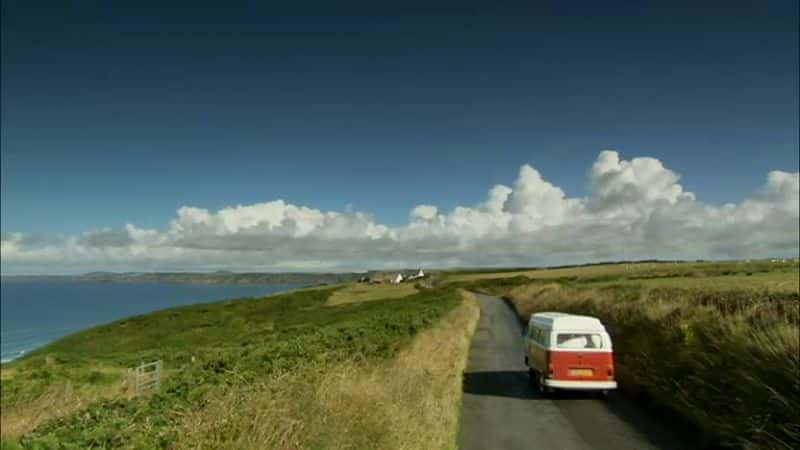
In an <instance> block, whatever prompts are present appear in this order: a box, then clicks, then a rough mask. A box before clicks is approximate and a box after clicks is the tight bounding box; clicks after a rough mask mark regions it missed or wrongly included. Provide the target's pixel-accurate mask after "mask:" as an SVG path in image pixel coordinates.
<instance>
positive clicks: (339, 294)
mask: <svg viewBox="0 0 800 450" xmlns="http://www.w3.org/2000/svg"><path fill="white" fill-rule="evenodd" d="M416 292H417V288H415V287H414V285H413V284H410V283H399V284H365V283H351V284H348V285H346V286H345V287H344V288H342V289H339V290H337V291H335V292H334V293H333V294H332V295H331V296H330V298H328V302H327V304H328V305H343V304H345V303H358V302H366V301H370V300H383V299H387V298H398V297H405V296H407V295H411V294H415V293H416Z"/></svg>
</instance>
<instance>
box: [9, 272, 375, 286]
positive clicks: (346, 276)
mask: <svg viewBox="0 0 800 450" xmlns="http://www.w3.org/2000/svg"><path fill="white" fill-rule="evenodd" d="M360 276H363V274H358V273H312V272H287V273H265V272H243V273H238V272H228V271H217V272H126V273H115V272H91V273H87V274H83V275H62V276H58V275H19V276H3V280H4V281H6V280H7V281H14V280H74V281H112V282H113V281H127V282H150V283H207V284H274V283H286V284H290V283H291V284H332V283H344V282H348V281H355V280H357V279H358V278H359V277H360Z"/></svg>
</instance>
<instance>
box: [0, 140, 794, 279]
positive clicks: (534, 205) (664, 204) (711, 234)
mask: <svg viewBox="0 0 800 450" xmlns="http://www.w3.org/2000/svg"><path fill="white" fill-rule="evenodd" d="M588 177H589V180H588V181H589V186H590V192H589V195H588V196H586V197H580V198H569V197H567V196H566V195H565V193H564V191H563V190H562V189H561V188H560V187H558V186H555V185H553V184H552V183H550V182H549V181H547V179H546V178H545V177H544V176H543V175H542V174H541V173H540V172H539V171H538V170H536V169H535V168H534V167H532V166H530V165H527V164H526V165H523V166H522V167H521V168H520V171H519V174H518V175H517V178H516V180H514V182H513V183H512V184H511V186H513V187H508V186H505V185H496V186H494V187H492V188H491V189H490V190H489V192H488V195H487V198H486V199H485V200H484V201H483V202H480V203H477V204H475V205H472V206H459V207H456V208H454V209H453V210H451V211H446V212H443V211H440V209H439V208H437V207H436V206H434V205H432V204H428V203H424V204H420V205H418V206H416V207H415V208H413V209H412V210H411V211H410V213H409V222H408V224H406V225H402V226H394V227H390V226H387V225H383V224H380V223H378V222H377V221H376V220H375V219H374V218H373V217H372V216H371V215H370V214H367V213H364V212H357V211H352V208H347V209H346V210H345V211H322V210H319V209H314V208H311V207H306V206H299V205H292V204H289V203H286V202H284V201H283V200H273V201H267V202H264V203H257V204H253V205H237V206H231V207H227V208H223V209H221V210H219V211H210V210H207V209H203V208H198V207H193V206H183V207H181V208H179V209H178V210H177V213H176V216H175V217H174V218H173V219H171V220H170V221H169V222H168V223H166V225H165V226H164V228H163V229H143V228H139V227H137V226H136V225H134V224H128V225H126V226H125V227H124V228H122V229H100V230H93V231H87V232H84V233H80V234H79V235H75V236H55V237H53V236H41V235H33V234H26V233H23V232H13V233H3V234H2V241H0V252H1V255H2V263H3V271H4V272H5V273H14V272H28V273H30V272H53V273H58V272H70V271H73V272H74V271H80V270H100V269H102V270H178V269H180V270H211V269H218V268H227V269H233V270H237V269H238V270H361V269H365V268H371V267H392V266H418V265H425V266H429V267H430V266H437V267H446V266H469V265H537V264H559V263H576V262H588V261H598V260H614V259H637V258H687V259H690V258H691V259H693V258H739V257H752V258H755V257H762V256H772V255H797V253H798V248H799V247H800V244H799V242H798V241H800V238H799V237H798V233H799V232H800V231H799V229H800V222H799V220H800V219H799V217H798V216H799V215H800V213H799V212H798V209H799V208H800V196H799V192H800V188H799V183H798V178H799V177H798V173H788V172H782V171H773V172H770V173H769V174H767V176H766V179H765V182H764V184H763V185H762V186H760V187H754V189H753V194H752V195H750V196H748V197H747V198H745V199H742V200H741V201H740V202H739V203H735V204H733V203H731V204H725V205H713V204H707V203H704V202H702V201H700V200H698V199H697V198H696V197H695V195H694V194H693V193H691V192H687V191H685V190H684V189H683V187H682V186H681V184H680V176H679V175H678V174H677V173H675V172H674V171H672V170H670V169H668V168H667V167H665V166H664V164H663V163H662V162H661V161H659V160H657V159H654V158H648V157H640V158H633V159H630V160H623V159H621V158H620V156H619V154H618V153H617V152H614V151H603V152H601V153H600V154H599V156H598V158H597V160H596V161H595V163H594V164H593V165H592V167H591V168H590V170H589V175H588ZM424 200H427V201H430V200H432V199H424Z"/></svg>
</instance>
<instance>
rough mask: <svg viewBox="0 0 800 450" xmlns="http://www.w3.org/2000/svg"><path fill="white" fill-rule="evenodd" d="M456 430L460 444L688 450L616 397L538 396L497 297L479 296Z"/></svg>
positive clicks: (516, 331) (510, 318) (465, 447)
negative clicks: (457, 428)
mask: <svg viewBox="0 0 800 450" xmlns="http://www.w3.org/2000/svg"><path fill="white" fill-rule="evenodd" d="M476 297H477V298H478V303H479V304H480V307H481V318H480V322H479V323H478V327H477V328H476V330H475V336H474V337H473V338H472V347H471V349H470V354H469V361H468V363H467V370H466V372H465V374H464V394H463V395H464V397H463V403H462V407H461V426H460V431H459V436H458V442H459V447H460V448H461V449H462V450H473V449H475V450H478V449H479V450H486V449H541V450H548V449H556V450H586V449H614V450H626V449H630V450H648V449H669V450H672V449H675V450H678V449H685V448H693V447H695V445H693V444H691V443H689V442H688V441H686V440H684V437H682V436H678V435H677V434H676V433H675V432H673V431H671V430H669V429H668V428H667V427H666V426H665V425H664V424H662V423H659V421H658V420H655V419H653V418H651V417H649V416H648V414H645V413H643V412H642V411H640V410H638V409H637V408H636V407H634V406H633V405H632V404H630V403H629V402H626V401H625V400H624V399H623V398H621V397H620V396H618V395H614V394H612V395H611V398H610V399H609V400H607V401H606V400H602V399H599V398H596V397H593V396H592V395H589V394H580V393H557V394H556V395H555V396H554V397H553V398H542V397H540V396H539V394H538V393H537V392H536V390H535V389H534V388H533V387H532V386H531V384H530V383H529V381H528V370H527V368H526V367H525V363H524V360H523V358H524V356H525V353H524V346H523V340H522V327H521V326H520V324H519V322H518V320H517V317H516V315H515V313H514V312H513V311H512V310H511V308H510V307H509V306H508V305H507V304H506V303H505V302H504V301H502V300H501V299H499V298H496V297H489V296H485V295H476Z"/></svg>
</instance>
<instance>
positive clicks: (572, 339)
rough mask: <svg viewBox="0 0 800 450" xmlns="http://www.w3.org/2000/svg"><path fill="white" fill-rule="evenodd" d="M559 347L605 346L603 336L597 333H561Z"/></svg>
mask: <svg viewBox="0 0 800 450" xmlns="http://www.w3.org/2000/svg"><path fill="white" fill-rule="evenodd" d="M556 347H558V348H603V337H602V336H601V335H599V334H596V333H559V334H558V336H556Z"/></svg>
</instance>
